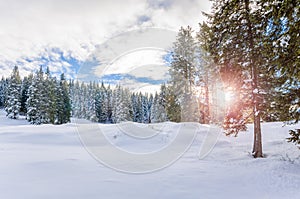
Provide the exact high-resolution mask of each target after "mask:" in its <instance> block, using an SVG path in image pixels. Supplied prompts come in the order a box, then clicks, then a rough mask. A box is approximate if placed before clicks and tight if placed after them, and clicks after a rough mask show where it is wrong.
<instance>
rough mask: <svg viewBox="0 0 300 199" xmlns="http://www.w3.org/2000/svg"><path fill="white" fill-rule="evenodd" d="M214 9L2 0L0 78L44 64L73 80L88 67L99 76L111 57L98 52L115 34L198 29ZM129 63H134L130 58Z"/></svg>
mask: <svg viewBox="0 0 300 199" xmlns="http://www.w3.org/2000/svg"><path fill="white" fill-rule="evenodd" d="M209 7H210V4H209V3H208V0H186V1H182V0H111V1H102V0H63V1H61V0H43V1H38V0H27V1H23V0H10V1H6V0H0V27H1V30H0V43H1V45H0V76H2V75H4V76H8V75H9V74H10V73H11V70H12V67H13V66H14V65H18V66H19V69H20V71H21V74H22V75H27V74H29V73H30V72H32V71H34V70H36V69H38V68H39V67H40V66H41V65H42V66H44V67H46V66H49V67H50V70H51V71H53V73H56V74H58V73H61V72H64V73H66V75H67V77H69V78H72V77H75V76H76V74H77V73H78V71H80V70H82V69H81V68H82V67H83V66H89V67H88V68H89V70H90V71H89V72H90V73H93V74H94V73H95V72H96V71H98V70H101V64H102V67H105V60H100V58H101V56H97V55H95V54H97V53H99V52H98V49H99V48H98V46H101V45H103V44H105V43H107V41H109V40H110V39H111V38H113V37H115V36H117V35H120V34H122V33H124V32H128V31H131V30H138V29H140V28H151V27H155V28H162V29H168V30H172V31H177V30H179V28H180V26H187V25H190V26H192V27H193V28H194V29H195V30H197V29H198V23H199V22H201V21H202V20H203V19H204V17H203V16H202V15H201V12H202V11H205V12H208V11H209ZM149 39H150V40H151V38H149ZM108 47H110V46H108ZM114 48H115V46H114ZM112 50H114V49H113V48H112ZM165 50H168V49H165ZM165 54H167V52H165ZM155 56H158V54H157V53H154V54H153V59H156V58H155ZM159 56H160V57H161V59H162V60H164V59H163V57H165V56H163V55H162V54H159ZM165 58H167V56H166V57H165ZM165 60H166V59H165ZM119 64H120V63H119ZM126 64H127V65H130V64H131V63H130V61H128V59H127V63H126ZM126 64H120V65H124V66H119V67H129V66H126ZM148 64H150V63H148ZM151 64H154V63H151ZM166 65H167V64H166ZM97 67H98V68H97ZM114 67H115V66H114ZM87 70H88V69H87ZM95 74H96V73H95ZM112 75H118V73H115V74H112ZM106 77H109V76H108V75H106ZM112 77H113V76H112ZM131 79H135V81H137V82H138V81H141V82H144V81H146V80H147V79H148V80H149V83H154V82H160V81H158V80H155V81H152V82H151V81H150V79H151V78H149V77H145V78H144V79H143V78H142V77H135V78H131Z"/></svg>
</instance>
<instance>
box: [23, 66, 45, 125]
mask: <svg viewBox="0 0 300 199" xmlns="http://www.w3.org/2000/svg"><path fill="white" fill-rule="evenodd" d="M42 83H43V71H42V70H41V69H40V70H39V71H38V72H36V74H35V75H34V77H33V80H32V83H31V85H30V86H29V89H28V98H27V101H26V109H27V116H26V118H27V120H28V121H29V122H30V123H32V124H42V123H43V115H42V110H41V103H42V101H41V100H42V95H41V92H42V87H43V84H42Z"/></svg>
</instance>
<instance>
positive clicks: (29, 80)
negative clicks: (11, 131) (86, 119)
mask: <svg viewBox="0 0 300 199" xmlns="http://www.w3.org/2000/svg"><path fill="white" fill-rule="evenodd" d="M0 107H2V108H5V111H6V112H7V117H9V118H12V119H17V118H18V117H19V116H20V115H25V116H26V119H27V120H28V121H29V122H30V123H32V124H48V123H52V124H63V123H67V122H69V121H70V117H71V112H70V111H71V104H70V98H69V85H68V83H67V81H66V79H65V77H64V74H62V75H61V77H60V80H57V79H56V77H52V76H51V74H50V71H49V68H47V71H46V72H45V73H44V72H43V70H42V67H41V68H40V70H38V71H37V72H36V73H35V74H34V75H33V74H30V75H29V76H28V77H24V78H23V79H21V77H20V74H19V70H18V67H17V66H15V67H14V69H13V72H12V74H11V76H10V77H9V78H7V79H4V78H2V80H1V82H0Z"/></svg>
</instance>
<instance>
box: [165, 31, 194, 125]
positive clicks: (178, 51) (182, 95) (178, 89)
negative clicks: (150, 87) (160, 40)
mask: <svg viewBox="0 0 300 199" xmlns="http://www.w3.org/2000/svg"><path fill="white" fill-rule="evenodd" d="M192 33H193V31H192V29H191V27H190V26H188V27H187V28H181V29H180V30H179V32H178V35H177V38H176V41H175V43H174V47H173V55H172V58H173V60H172V63H171V67H170V70H169V73H170V76H171V80H170V89H172V90H173V91H172V94H174V96H172V97H174V101H177V102H180V103H179V104H180V105H181V106H182V107H183V108H182V109H181V112H177V111H175V112H173V113H172V115H174V114H175V113H177V114H178V113H181V116H180V118H181V119H183V120H186V121H198V119H199V118H198V115H193V114H192V113H190V112H189V110H195V109H196V110H197V107H191V106H193V105H194V103H189V100H191V99H192V98H193V97H192V96H193V95H194V90H195V76H196V43H195V40H194V38H193V36H192ZM171 110H172V109H169V111H171ZM176 110H177V109H176ZM172 118H173V117H170V119H171V120H172ZM176 118H179V116H176Z"/></svg>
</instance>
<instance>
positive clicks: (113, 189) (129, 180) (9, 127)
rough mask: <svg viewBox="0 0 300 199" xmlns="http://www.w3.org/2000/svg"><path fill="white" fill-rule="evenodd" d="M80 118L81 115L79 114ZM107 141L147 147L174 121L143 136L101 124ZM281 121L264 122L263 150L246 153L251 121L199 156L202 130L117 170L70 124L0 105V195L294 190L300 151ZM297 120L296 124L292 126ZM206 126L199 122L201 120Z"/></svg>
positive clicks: (299, 183) (74, 198)
mask: <svg viewBox="0 0 300 199" xmlns="http://www.w3.org/2000/svg"><path fill="white" fill-rule="evenodd" d="M82 123H84V121H82ZM101 126H102V127H103V128H105V129H106V132H107V137H108V138H109V139H111V140H112V142H113V144H115V145H116V146H118V147H120V148H125V149H126V150H132V151H141V152H147V151H149V150H150V151H151V150H154V149H155V148H161V147H162V146H163V145H167V144H168V143H170V142H172V138H173V137H174V136H175V135H174V133H175V132H177V128H178V124H175V123H168V130H167V131H166V132H159V134H158V135H157V136H156V137H155V138H153V139H149V140H147V141H145V142H143V144H141V143H140V142H139V141H137V140H133V138H130V137H128V136H127V135H125V134H123V133H122V132H121V131H120V130H118V128H116V125H104V124H101ZM281 126H282V123H263V124H262V132H263V149H264V153H265V156H266V158H263V159H253V158H252V157H251V155H250V151H251V148H252V139H253V134H252V130H253V126H252V125H249V126H248V127H249V131H248V132H241V133H240V134H239V135H238V137H237V138H233V137H226V136H224V135H223V134H221V135H220V136H219V138H218V141H217V143H216V145H215V147H214V148H213V150H212V151H211V153H210V154H209V155H208V156H206V157H205V158H204V159H202V160H199V159H198V158H197V153H198V152H199V149H200V146H201V143H202V141H203V139H204V138H205V136H206V134H205V133H203V132H201V131H199V133H198V135H197V139H196V140H195V141H194V143H193V145H192V146H191V148H190V149H189V150H188V151H187V153H185V155H184V156H183V157H182V158H180V159H179V160H178V161H177V162H175V163H174V164H172V165H171V166H170V167H167V168H166V169H163V170H161V171H157V172H153V173H149V174H140V175H134V174H126V173H121V172H116V171H114V170H112V169H110V168H107V167H105V166H104V165H102V164H101V163H99V162H97V161H96V160H95V159H94V158H93V157H91V156H90V155H89V153H88V152H87V151H86V150H85V148H84V147H83V145H82V144H81V142H80V139H79V136H78V133H77V129H76V124H75V123H69V124H64V125H59V126H58V125H57V126H54V125H38V126H36V125H30V124H28V123H27V122H26V120H24V119H22V118H21V119H19V120H10V119H7V118H6V117H5V112H4V111H3V110H0V198H3V199H40V198H43V199H50V198H51V199H52V198H58V199H60V198H62V199H83V198H89V199H99V198H106V199H135V198H136V199H140V198H143V199H153V198H163V199H185V198H188V199H199V198H205V199H209V198H251V199H253V198H272V199H277V198H278V199H279V198H291V199H293V198H294V199H296V198H299V190H300V151H299V150H298V149H297V147H296V146H294V145H293V144H290V143H286V141H285V138H286V137H288V136H289V135H288V129H290V128H295V126H294V127H290V126H288V127H281ZM299 127H300V126H299V125H298V128H299ZM203 128H204V127H203Z"/></svg>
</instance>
